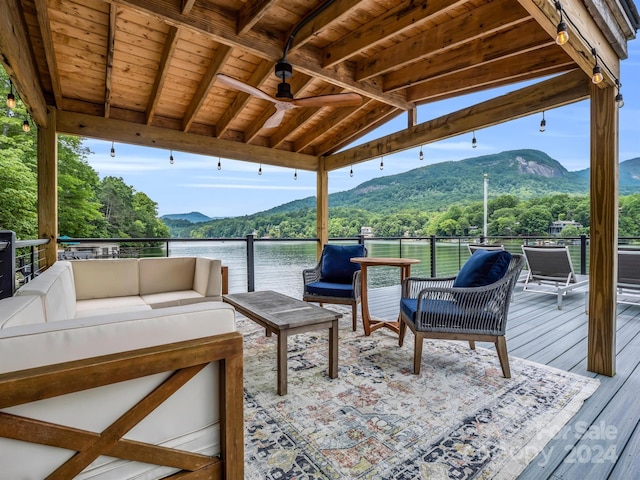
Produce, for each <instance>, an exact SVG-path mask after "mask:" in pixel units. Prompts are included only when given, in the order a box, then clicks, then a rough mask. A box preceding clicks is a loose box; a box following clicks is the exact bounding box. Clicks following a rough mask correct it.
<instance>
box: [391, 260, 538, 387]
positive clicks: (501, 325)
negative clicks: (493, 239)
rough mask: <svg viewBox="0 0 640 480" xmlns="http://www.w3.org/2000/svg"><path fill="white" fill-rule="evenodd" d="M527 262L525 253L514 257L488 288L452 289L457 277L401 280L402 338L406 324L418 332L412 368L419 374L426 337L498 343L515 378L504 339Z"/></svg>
mask: <svg viewBox="0 0 640 480" xmlns="http://www.w3.org/2000/svg"><path fill="white" fill-rule="evenodd" d="M524 264H525V259H524V257H523V256H522V255H513V256H512V258H511V262H510V263H509V266H508V270H507V273H506V274H505V275H504V276H503V277H502V278H501V279H500V280H498V281H496V282H494V283H491V284H489V285H487V286H483V287H469V288H460V287H453V283H454V280H455V277H450V278H416V277H409V278H407V279H406V280H405V281H404V282H403V283H402V300H401V301H400V340H399V344H400V346H402V344H403V342H404V336H405V334H406V331H407V326H408V327H409V328H410V329H411V331H413V333H414V334H415V347H414V358H413V372H414V373H416V374H418V373H420V364H421V360H422V341H423V339H424V338H434V339H450V340H467V341H468V342H469V346H470V347H471V348H472V349H475V342H476V341H487V342H493V343H494V344H495V346H496V350H497V352H498V358H499V359H500V365H501V366H502V373H503V374H504V376H505V377H506V378H511V371H510V369H509V357H508V354H507V343H506V340H505V337H504V334H505V330H506V326H507V314H508V312H509V304H510V303H511V295H512V293H513V289H514V287H515V284H516V281H517V280H518V275H519V274H520V271H521V270H522V267H523V266H524Z"/></svg>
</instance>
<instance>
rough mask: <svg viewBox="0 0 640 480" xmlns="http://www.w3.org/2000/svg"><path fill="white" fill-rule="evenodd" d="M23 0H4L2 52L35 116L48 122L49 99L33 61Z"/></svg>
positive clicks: (40, 121)
mask: <svg viewBox="0 0 640 480" xmlns="http://www.w3.org/2000/svg"><path fill="white" fill-rule="evenodd" d="M21 12H22V7H21V6H20V2H19V0H3V1H2V2H0V52H1V57H2V64H3V65H4V69H5V71H6V72H7V74H8V75H9V78H11V81H12V82H13V83H14V85H15V86H16V89H17V90H18V92H20V98H22V101H23V102H24V103H25V105H27V109H28V110H29V113H30V115H31V117H32V118H33V120H34V121H35V122H36V123H37V124H38V126H40V127H46V126H47V102H46V101H45V98H44V93H43V92H42V88H41V86H40V81H39V79H40V75H39V73H38V70H37V68H36V66H35V65H34V64H33V60H32V58H33V57H32V55H31V49H30V48H29V45H30V43H29V35H28V34H27V30H26V27H25V24H24V21H23V18H22V15H21Z"/></svg>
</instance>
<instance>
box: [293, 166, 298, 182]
mask: <svg viewBox="0 0 640 480" xmlns="http://www.w3.org/2000/svg"><path fill="white" fill-rule="evenodd" d="M293 179H294V180H297V179H298V169H297V168H296V171H295V172H293Z"/></svg>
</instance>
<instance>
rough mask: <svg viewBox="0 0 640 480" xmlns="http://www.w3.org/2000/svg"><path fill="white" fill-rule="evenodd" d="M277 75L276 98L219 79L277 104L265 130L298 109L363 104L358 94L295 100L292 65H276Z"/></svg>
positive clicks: (238, 82) (235, 82) (234, 80)
mask: <svg viewBox="0 0 640 480" xmlns="http://www.w3.org/2000/svg"><path fill="white" fill-rule="evenodd" d="M281 63H284V64H285V65H284V66H281V67H280V70H278V68H279V67H278V66H279V65H280V64H281ZM276 75H277V76H278V77H279V78H282V82H281V83H279V84H278V93H276V96H275V97H272V96H271V95H269V94H267V93H265V92H263V91H262V90H260V89H259V88H256V87H254V86H252V85H249V84H247V83H244V82H241V81H240V80H236V79H235V78H232V77H229V76H227V75H224V74H222V73H219V74H218V75H217V79H218V81H219V82H220V83H221V84H223V85H225V86H227V87H229V88H233V89H235V90H240V91H241V92H245V93H248V94H249V95H253V96H254V97H257V98H261V99H263V100H267V101H269V102H272V103H274V104H275V106H276V111H275V113H274V114H273V115H271V116H270V117H269V118H268V119H267V121H266V122H264V125H263V128H274V127H277V126H278V125H280V122H282V119H283V118H284V114H285V112H286V111H288V110H291V109H293V108H296V107H351V106H357V105H361V104H362V97H361V96H360V95H358V94H357V93H337V94H334V95H319V96H316V97H305V98H293V95H292V94H291V86H290V85H289V84H288V83H287V82H286V81H285V79H286V78H288V77H290V76H291V65H290V64H288V63H286V62H278V65H276Z"/></svg>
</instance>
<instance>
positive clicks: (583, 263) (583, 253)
mask: <svg viewBox="0 0 640 480" xmlns="http://www.w3.org/2000/svg"><path fill="white" fill-rule="evenodd" d="M586 274H587V236H586V235H584V234H582V235H580V275H586Z"/></svg>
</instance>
